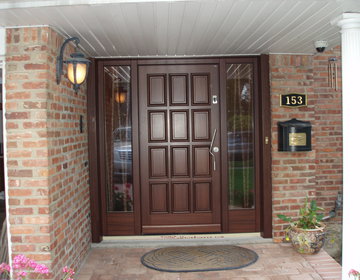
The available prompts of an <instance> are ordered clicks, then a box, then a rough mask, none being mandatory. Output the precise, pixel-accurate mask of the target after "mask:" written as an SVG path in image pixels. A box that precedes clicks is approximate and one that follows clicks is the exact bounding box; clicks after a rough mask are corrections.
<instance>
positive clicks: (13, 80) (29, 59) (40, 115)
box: [5, 27, 90, 279]
mask: <svg viewBox="0 0 360 280" xmlns="http://www.w3.org/2000/svg"><path fill="white" fill-rule="evenodd" d="M6 37H7V38H6V39H7V48H6V51H7V55H6V104H5V106H6V133H7V158H8V161H7V165H8V187H9V207H10V213H9V216H10V232H11V240H12V246H11V253H12V255H15V254H25V255H27V256H28V257H31V258H33V259H35V260H38V261H41V262H43V263H45V264H47V265H49V266H50V267H51V269H52V270H53V272H54V273H55V276H54V277H52V278H53V279H58V277H59V276H58V274H59V272H60V268H61V267H62V266H64V265H69V266H73V267H75V268H77V267H78V265H79V263H80V261H81V260H82V259H83V257H84V256H85V254H86V252H87V250H88V249H89V244H90V220H89V212H90V209H89V207H90V203H89V190H88V167H87V160H88V154H87V149H88V146H87V132H86V129H85V131H84V133H82V134H80V132H79V118H80V115H83V116H84V119H86V95H85V91H84V88H85V87H84V86H82V89H81V90H80V91H79V92H78V94H76V93H75V92H74V91H73V90H72V89H71V86H70V83H69V82H68V81H67V80H66V79H65V78H64V77H62V82H61V84H60V85H57V84H56V81H55V63H56V56H57V54H58V50H59V48H60V46H61V44H62V42H63V41H64V38H62V37H61V36H59V35H58V34H57V33H56V32H54V31H53V30H52V29H50V28H48V27H39V28H20V29H7V33H6ZM70 51H71V47H70V46H67V48H66V52H67V55H68V54H69V53H70Z"/></svg>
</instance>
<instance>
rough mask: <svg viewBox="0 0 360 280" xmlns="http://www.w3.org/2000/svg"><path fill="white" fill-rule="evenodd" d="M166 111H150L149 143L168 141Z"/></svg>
mask: <svg viewBox="0 0 360 280" xmlns="http://www.w3.org/2000/svg"><path fill="white" fill-rule="evenodd" d="M166 119H167V118H166V111H149V141H150V142H155V141H166V140H167V129H166V127H167V126H166V123H167V121H166Z"/></svg>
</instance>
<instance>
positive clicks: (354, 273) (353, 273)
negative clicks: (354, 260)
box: [349, 269, 360, 276]
mask: <svg viewBox="0 0 360 280" xmlns="http://www.w3.org/2000/svg"><path fill="white" fill-rule="evenodd" d="M351 275H353V276H358V275H360V273H359V271H357V270H355V269H350V271H349V276H351Z"/></svg>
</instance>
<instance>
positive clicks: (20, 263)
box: [13, 255, 30, 269]
mask: <svg viewBox="0 0 360 280" xmlns="http://www.w3.org/2000/svg"><path fill="white" fill-rule="evenodd" d="M29 260H30V259H28V258H27V257H25V256H24V255H17V256H15V257H14V260H13V268H14V269H19V268H25V267H26V266H27V263H28V262H29Z"/></svg>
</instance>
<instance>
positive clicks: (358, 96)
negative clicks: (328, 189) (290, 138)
mask: <svg viewBox="0 0 360 280" xmlns="http://www.w3.org/2000/svg"><path fill="white" fill-rule="evenodd" d="M333 23H334V24H337V25H338V26H340V27H341V39H342V44H341V53H342V71H343V72H342V73H343V74H342V79H343V131H344V132H343V135H344V158H343V160H344V194H343V203H344V206H343V255H342V257H343V258H342V260H343V262H342V266H343V278H342V279H348V276H347V273H348V272H349V270H350V269H356V270H358V271H360V243H359V222H358V220H359V218H358V215H359V213H360V203H359V197H360V189H359V158H360V152H359V131H358V125H357V121H358V119H359V118H358V117H357V115H358V113H359V104H360V79H359V65H360V14H359V13H344V14H343V15H342V16H340V18H338V19H336V20H335V21H334V22H333Z"/></svg>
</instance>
